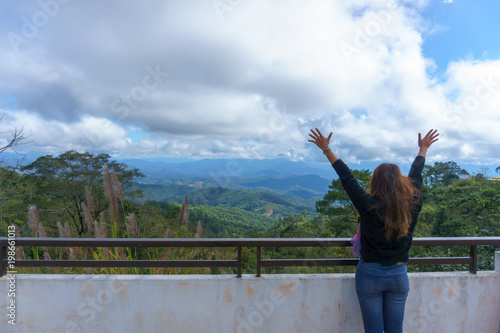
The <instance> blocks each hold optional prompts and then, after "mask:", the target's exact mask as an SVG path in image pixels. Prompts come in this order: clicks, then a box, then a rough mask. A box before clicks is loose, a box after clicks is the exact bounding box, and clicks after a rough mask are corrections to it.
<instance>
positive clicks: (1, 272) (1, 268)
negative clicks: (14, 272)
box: [0, 244, 8, 277]
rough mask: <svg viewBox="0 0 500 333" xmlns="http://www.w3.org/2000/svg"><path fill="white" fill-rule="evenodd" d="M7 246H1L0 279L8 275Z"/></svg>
mask: <svg viewBox="0 0 500 333" xmlns="http://www.w3.org/2000/svg"><path fill="white" fill-rule="evenodd" d="M7 265H8V263H7V244H6V245H0V277H1V276H5V275H7Z"/></svg>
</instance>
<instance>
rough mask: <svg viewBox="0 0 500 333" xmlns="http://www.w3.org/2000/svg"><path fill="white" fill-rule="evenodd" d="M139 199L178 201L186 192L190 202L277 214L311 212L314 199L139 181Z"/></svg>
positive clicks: (196, 204)
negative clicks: (141, 196) (140, 194)
mask: <svg viewBox="0 0 500 333" xmlns="http://www.w3.org/2000/svg"><path fill="white" fill-rule="evenodd" d="M138 186H139V188H140V189H142V190H143V201H146V200H151V201H164V202H176V203H179V204H180V203H182V201H183V200H184V196H185V195H187V197H188V203H189V204H190V205H193V206H214V207H227V208H229V207H232V208H240V209H243V210H245V211H248V212H253V213H256V214H266V215H269V216H273V217H277V216H284V215H289V214H300V213H301V212H302V211H304V210H307V211H308V212H310V213H315V208H314V205H315V202H316V199H314V198H311V199H303V198H301V197H298V196H294V195H290V194H280V193H271V192H268V191H259V190H234V189H227V188H223V187H208V188H203V189H197V188H194V187H191V186H187V185H176V184H168V185H142V184H138Z"/></svg>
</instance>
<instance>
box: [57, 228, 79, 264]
mask: <svg viewBox="0 0 500 333" xmlns="http://www.w3.org/2000/svg"><path fill="white" fill-rule="evenodd" d="M57 229H58V230H59V236H60V237H61V238H71V229H70V228H69V224H68V222H66V223H65V224H64V227H63V226H62V224H61V222H59V221H57ZM66 253H67V254H68V256H69V258H70V259H74V258H75V251H74V249H73V248H71V247H68V248H66Z"/></svg>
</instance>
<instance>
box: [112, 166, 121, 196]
mask: <svg viewBox="0 0 500 333" xmlns="http://www.w3.org/2000/svg"><path fill="white" fill-rule="evenodd" d="M111 178H112V180H113V191H114V193H115V195H116V196H117V197H118V198H119V199H120V200H122V199H123V192H122V187H121V185H120V181H119V180H118V175H117V174H116V172H115V170H111Z"/></svg>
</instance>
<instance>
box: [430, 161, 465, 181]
mask: <svg viewBox="0 0 500 333" xmlns="http://www.w3.org/2000/svg"><path fill="white" fill-rule="evenodd" d="M422 176H423V178H424V183H425V184H426V185H429V186H438V185H446V186H447V185H450V184H451V183H452V182H454V181H455V180H457V179H460V178H461V177H464V176H469V173H468V172H467V170H465V169H462V168H460V166H458V164H457V163H455V162H453V161H448V162H435V163H434V166H430V165H426V166H424V171H423V173H422Z"/></svg>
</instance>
